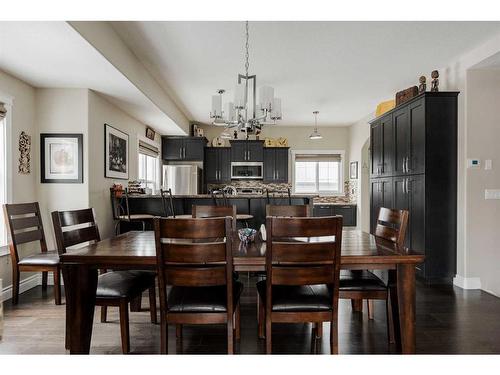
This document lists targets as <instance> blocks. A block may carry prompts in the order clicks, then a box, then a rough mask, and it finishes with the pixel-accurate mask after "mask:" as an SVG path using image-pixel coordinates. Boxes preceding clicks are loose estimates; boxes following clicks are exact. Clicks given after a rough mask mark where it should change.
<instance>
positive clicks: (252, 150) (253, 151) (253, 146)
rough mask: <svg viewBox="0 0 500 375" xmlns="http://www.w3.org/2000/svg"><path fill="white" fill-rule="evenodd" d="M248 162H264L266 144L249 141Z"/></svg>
mask: <svg viewBox="0 0 500 375" xmlns="http://www.w3.org/2000/svg"><path fill="white" fill-rule="evenodd" d="M246 144H247V160H246V161H263V160H264V142H262V141H247V142H246Z"/></svg>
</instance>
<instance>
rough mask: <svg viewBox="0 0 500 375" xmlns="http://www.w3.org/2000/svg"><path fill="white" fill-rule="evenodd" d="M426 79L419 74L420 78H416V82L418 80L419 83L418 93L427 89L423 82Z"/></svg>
mask: <svg viewBox="0 0 500 375" xmlns="http://www.w3.org/2000/svg"><path fill="white" fill-rule="evenodd" d="M426 80H427V78H425V76H420V78H419V79H418V82H420V85H418V93H419V94H421V93H423V92H425V90H426V89H427V84H426V83H425V81H426Z"/></svg>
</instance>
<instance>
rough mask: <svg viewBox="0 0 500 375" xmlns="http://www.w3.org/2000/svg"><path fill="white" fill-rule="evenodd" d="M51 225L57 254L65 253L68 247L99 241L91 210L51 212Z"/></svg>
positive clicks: (92, 210)
mask: <svg viewBox="0 0 500 375" xmlns="http://www.w3.org/2000/svg"><path fill="white" fill-rule="evenodd" d="M52 223H53V225H54V234H55V236H56V243H57V251H58V252H59V254H64V253H66V250H67V249H68V248H69V247H72V246H75V245H79V244H83V243H87V242H91V243H94V242H99V241H100V240H101V236H100V235H99V228H98V227H97V223H96V221H95V215H94V209H93V208H85V209H82V210H73V211H53V212H52Z"/></svg>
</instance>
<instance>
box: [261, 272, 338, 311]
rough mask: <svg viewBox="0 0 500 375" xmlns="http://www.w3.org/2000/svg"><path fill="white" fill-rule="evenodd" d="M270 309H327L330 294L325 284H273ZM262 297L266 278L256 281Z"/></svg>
mask: <svg viewBox="0 0 500 375" xmlns="http://www.w3.org/2000/svg"><path fill="white" fill-rule="evenodd" d="M272 288H273V291H272V297H273V300H272V311H289V312H292V311H293V312H298V311H329V310H331V309H332V295H331V292H330V290H329V288H328V286H327V285H326V284H320V285H297V286H295V285H292V286H289V285H273V287H272ZM257 290H258V292H259V295H261V296H262V299H265V298H266V280H262V281H259V282H258V283H257Z"/></svg>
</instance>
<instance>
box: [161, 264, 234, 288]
mask: <svg viewBox="0 0 500 375" xmlns="http://www.w3.org/2000/svg"><path fill="white" fill-rule="evenodd" d="M165 274H166V277H167V283H168V285H177V286H216V285H226V266H225V265H223V266H210V267H173V266H172V267H167V268H166V269H165Z"/></svg>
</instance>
